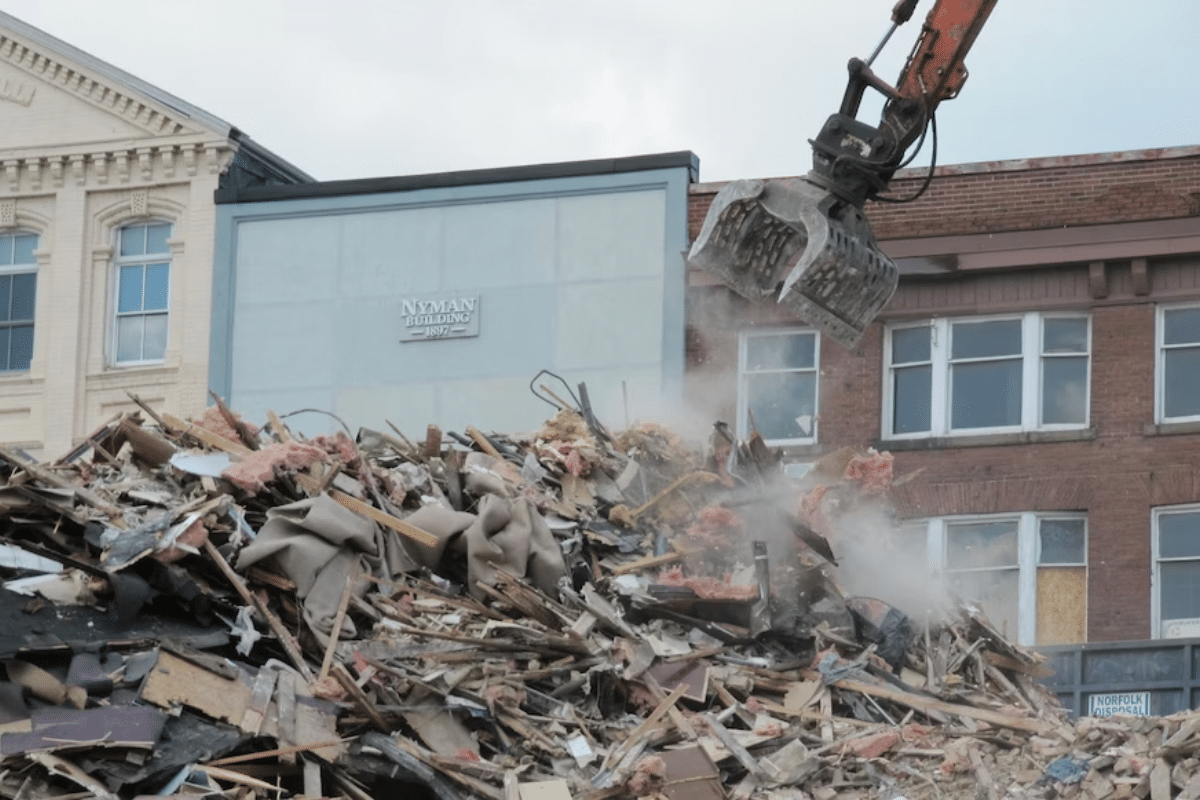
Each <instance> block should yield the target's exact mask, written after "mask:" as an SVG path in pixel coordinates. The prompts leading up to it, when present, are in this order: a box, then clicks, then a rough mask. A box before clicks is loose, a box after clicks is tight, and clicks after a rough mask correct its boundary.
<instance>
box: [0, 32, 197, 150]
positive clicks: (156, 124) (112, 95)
mask: <svg viewBox="0 0 1200 800" xmlns="http://www.w3.org/2000/svg"><path fill="white" fill-rule="evenodd" d="M0 61H2V62H4V63H7V64H9V65H10V66H12V67H14V68H16V69H18V70H20V71H22V72H24V73H26V74H28V75H32V76H34V77H35V78H39V79H41V80H44V81H46V82H47V83H50V84H53V85H55V86H57V87H58V88H60V89H62V90H63V91H65V92H69V93H70V94H73V95H75V96H76V97H78V98H79V99H80V100H83V101H84V102H86V103H88V104H90V105H93V106H97V107H99V108H103V109H105V110H106V111H109V112H111V113H114V114H117V115H118V116H120V117H122V118H123V119H124V120H125V121H127V122H130V123H132V124H134V125H136V126H138V127H139V128H142V129H143V130H145V131H146V132H147V133H149V134H151V135H154V136H172V135H177V134H181V133H187V132H188V129H187V128H186V127H185V126H184V125H183V124H182V123H181V122H179V121H177V120H175V119H174V118H173V117H172V116H170V115H168V114H166V113H164V112H163V111H162V110H160V109H158V108H157V107H155V106H152V105H150V104H149V102H143V101H141V100H139V99H137V98H134V97H132V96H130V95H126V94H124V93H123V92H122V91H121V90H119V89H118V88H116V87H113V86H109V85H106V84H104V83H101V82H100V81H97V80H95V79H94V78H90V77H88V76H87V75H85V74H83V73H82V72H79V71H77V70H75V69H74V68H72V67H69V66H67V65H66V64H64V63H62V62H60V61H58V60H56V59H55V58H53V57H51V56H46V55H42V54H41V53H38V52H36V51H35V50H34V49H33V48H31V47H28V46H27V45H25V44H22V43H21V42H19V41H17V40H16V39H13V38H12V37H10V36H4V35H3V34H0ZM33 97H34V87H33V86H26V84H25V83H24V82H18V83H16V84H13V83H12V82H10V81H6V82H5V83H4V84H3V85H2V86H0V99H4V100H12V101H14V102H17V103H20V104H21V105H25V106H27V105H29V104H30V103H31V102H32V101H33Z"/></svg>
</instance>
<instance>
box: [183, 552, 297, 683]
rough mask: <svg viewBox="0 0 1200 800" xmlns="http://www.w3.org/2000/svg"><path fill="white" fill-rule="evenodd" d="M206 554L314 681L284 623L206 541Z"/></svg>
mask: <svg viewBox="0 0 1200 800" xmlns="http://www.w3.org/2000/svg"><path fill="white" fill-rule="evenodd" d="M204 552H205V553H207V554H208V557H209V558H211V559H212V561H213V563H214V564H216V565H217V568H218V569H220V570H221V572H222V573H223V574H224V575H225V578H226V579H227V580H228V581H229V583H230V584H232V585H233V587H234V588H235V589H236V590H237V592H238V594H239V595H241V597H242V601H243V602H245V603H246V605H248V606H250V607H251V608H253V609H255V610H256V611H257V612H258V613H259V614H261V615H262V617H263V619H265V620H266V621H267V625H269V626H270V628H271V632H272V633H274V634H275V638H276V639H278V640H279V643H280V644H281V645H283V649H284V650H286V651H287V654H288V656H290V657H291V659H292V664H293V665H294V666H295V667H296V669H298V670H300V674H302V675H303V676H304V677H305V679H306V680H308V681H310V682H311V681H312V680H314V679H315V678H316V676H315V675H314V674H313V671H312V668H311V667H309V666H308V663H307V662H305V660H304V655H303V654H302V653H301V652H300V648H299V646H297V644H296V641H295V639H293V638H292V634H291V633H289V632H288V629H287V628H285V627H283V623H282V622H280V621H279V617H277V616H275V615H274V614H272V613H271V609H269V608H267V606H266V604H265V603H263V601H262V600H260V599H259V598H258V595H256V594H254V593H253V592H251V591H250V590H249V589H248V588H246V582H245V581H243V580H242V576H241V575H238V574H237V573H236V572H234V571H233V567H231V566H229V562H228V561H226V560H225V557H224V556H222V555H221V552H220V551H219V550H217V548H216V547H215V546H214V545H213V543H212V542H211V541H208V540H205V542H204Z"/></svg>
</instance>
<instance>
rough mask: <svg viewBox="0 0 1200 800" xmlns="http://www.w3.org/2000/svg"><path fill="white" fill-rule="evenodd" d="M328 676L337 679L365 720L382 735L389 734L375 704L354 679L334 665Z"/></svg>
mask: <svg viewBox="0 0 1200 800" xmlns="http://www.w3.org/2000/svg"><path fill="white" fill-rule="evenodd" d="M330 674H331V675H333V677H334V678H336V679H337V682H338V683H340V684H341V685H342V688H343V689H345V690H346V693H347V694H348V695H350V698H351V699H352V700H353V701H354V704H355V705H356V706H358V708H359V710H360V711H362V712H363V713H364V714H366V715H367V719H369V720H371V724H372V725H374V726H375V728H376V729H377V730H379V731H380V732H382V733H389V732H390V731H391V728H390V727H389V726H388V724H387V722H386V721H385V720H384V718H383V715H382V714H380V713H379V709H377V708H375V704H374V703H372V702H371V698H369V697H367V693H366V692H364V691H363V690H362V687H360V686H359V685H358V683H356V682H355V680H354V677H353V676H352V675H351V674H350V673H349V671H347V669H346V668H345V667H343V666H342V665H341V664H334V665H333V668H332V669H331V670H330Z"/></svg>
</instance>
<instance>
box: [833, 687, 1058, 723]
mask: <svg viewBox="0 0 1200 800" xmlns="http://www.w3.org/2000/svg"><path fill="white" fill-rule="evenodd" d="M832 685H833V686H836V687H838V688H839V689H848V690H850V691H852V692H860V693H862V694H866V695H871V696H872V697H882V698H884V699H885V700H891V701H892V702H893V703H898V704H900V705H902V706H906V707H908V708H911V709H914V710H916V711H921V712H924V713H926V714H928V713H930V712H939V713H942V714H954V715H957V716H960V717H969V718H970V719H977V720H980V721H982V722H987V723H989V724H991V725H998V726H1000V727H1002V728H1012V729H1014V730H1018V731H1025V732H1027V733H1047V732H1049V731H1050V729H1051V726H1050V725H1048V724H1047V723H1045V722H1042V721H1041V720H1037V719H1030V718H1027V717H1015V716H1012V715H1010V714H1002V713H1000V712H999V711H989V710H988V709H986V708H975V707H974V706H966V705H961V704H959V703H947V702H946V701H945V700H938V699H936V698H932V697H922V696H920V695H915V694H912V693H911V692H905V691H901V690H899V689H893V688H891V687H888V686H879V685H876V684H871V683H866V682H864V681H859V680H855V679H854V678H842V679H841V680H838V681H834V682H833V684H832Z"/></svg>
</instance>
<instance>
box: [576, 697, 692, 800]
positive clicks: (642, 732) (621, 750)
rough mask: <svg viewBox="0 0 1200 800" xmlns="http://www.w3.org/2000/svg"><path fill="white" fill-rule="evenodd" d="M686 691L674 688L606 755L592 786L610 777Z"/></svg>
mask: <svg viewBox="0 0 1200 800" xmlns="http://www.w3.org/2000/svg"><path fill="white" fill-rule="evenodd" d="M686 690H687V687H686V686H677V687H675V691H673V692H671V693H670V694H669V695H667V696H666V697H665V698H664V699H663V701H662V702H661V703H659V704H658V707H657V708H655V709H654V710H653V711H652V712H650V715H649V716H647V717H646V718H645V719H644V720H642V722H641V724H640V725H638V726H637V727H636V728H634V729H633V731H632V732H631V733H630V734H629V736H628V737H627V738H626V739H625V741H623V742H621V744H619V745H618V746H617V747H616V748H614V749H613V750H612V751H611V752H610V753H609V754H608V758H606V759H605V760H604V764H603V765H602V766H601V767H600V772H599V773H598V774H597V776H596V778H595V779H593V781H592V783H593V785H596V786H600V785H602V784H601V783H597V782H596V781H597V780H601V776H604V777H605V779H607V778H608V777H611V776H610V775H606V773H610V772H611V770H614V769H616V767H617V765H619V764H620V763H621V761H622V760H623V759H624V758H625V756H627V755H628V754H629V752H630V751H631V750H633V749H634V748H635V747H637V746H639V745H641V744H643V743H644V739H645V738H646V737H647V736H648V735H649V734H650V732H651V731H652V730H653V729H654V726H656V725H658V722H659V720H661V719H662V718H663V717H664V716H665V715H666V714H667V711H668V709H671V708H674V707H675V703H677V702H678V701H679V698H681V697H683V693H684V692H685V691H686ZM605 782H606V781H605Z"/></svg>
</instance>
